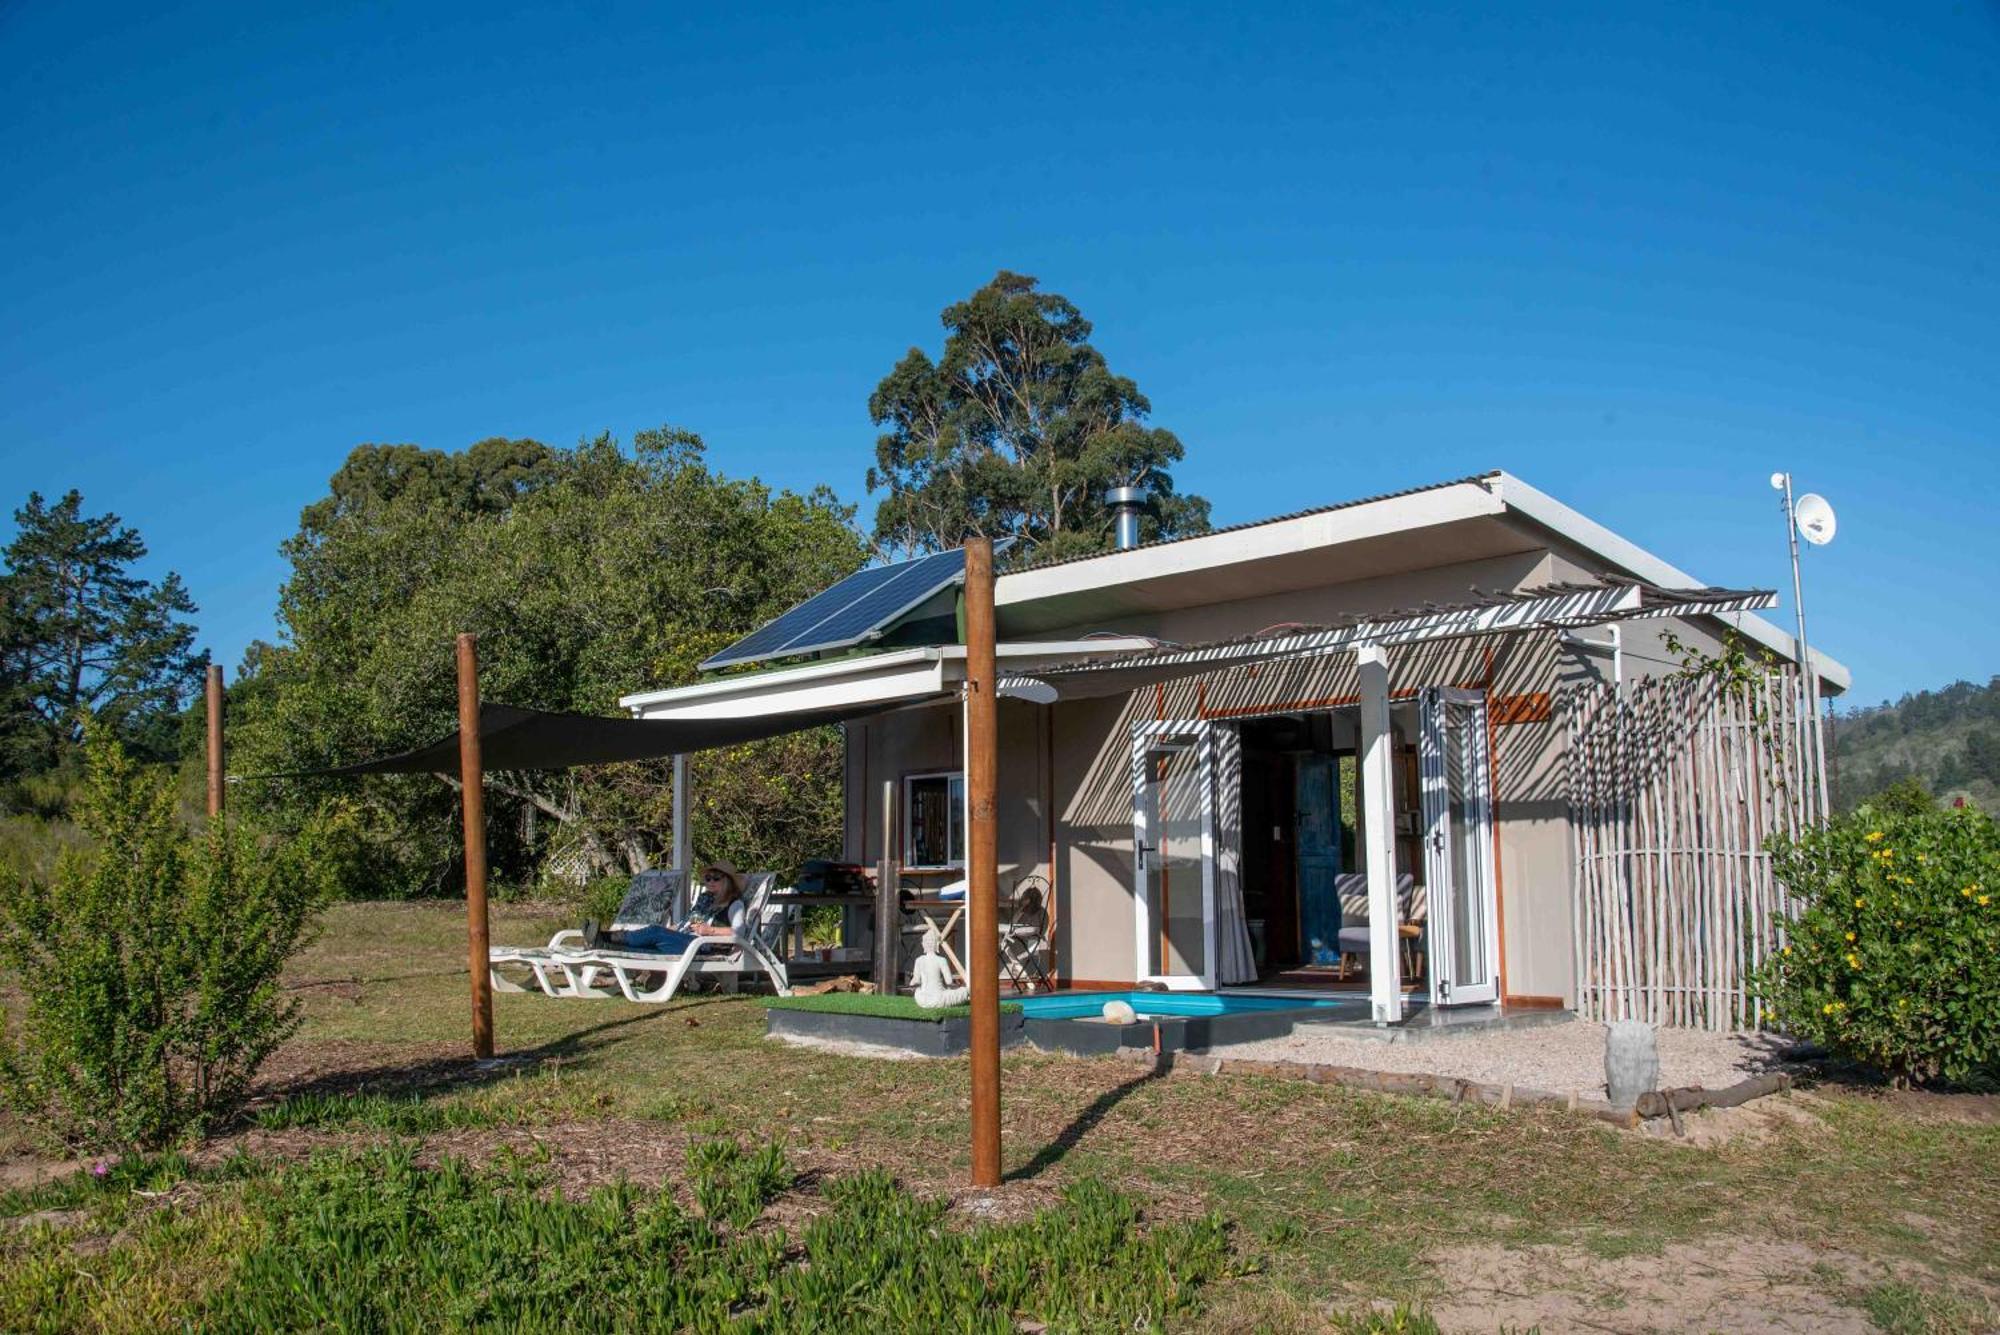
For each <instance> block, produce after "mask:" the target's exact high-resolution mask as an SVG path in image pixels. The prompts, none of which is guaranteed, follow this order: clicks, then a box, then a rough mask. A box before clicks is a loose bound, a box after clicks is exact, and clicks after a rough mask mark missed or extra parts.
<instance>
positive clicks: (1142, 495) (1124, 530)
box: [1104, 487, 1146, 552]
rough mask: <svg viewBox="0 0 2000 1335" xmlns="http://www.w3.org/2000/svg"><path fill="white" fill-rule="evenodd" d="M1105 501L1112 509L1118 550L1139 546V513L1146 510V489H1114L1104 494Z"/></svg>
mask: <svg viewBox="0 0 2000 1335" xmlns="http://www.w3.org/2000/svg"><path fill="white" fill-rule="evenodd" d="M1104 500H1105V503H1106V504H1107V505H1109V506H1110V507H1111V517H1112V524H1113V532H1114V533H1115V534H1116V535H1117V539H1118V550H1119V551H1121V552H1122V551H1124V550H1125V549H1126V548H1128V547H1137V546H1138V545H1139V512H1140V511H1142V510H1144V509H1145V508H1146V489H1145V488H1144V487H1113V488H1112V489H1111V490H1109V491H1107V492H1105V493H1104Z"/></svg>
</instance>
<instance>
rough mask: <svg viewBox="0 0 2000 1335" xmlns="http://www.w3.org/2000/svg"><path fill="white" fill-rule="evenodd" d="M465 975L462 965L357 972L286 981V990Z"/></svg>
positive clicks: (357, 985) (297, 990) (419, 980)
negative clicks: (365, 974) (374, 975)
mask: <svg viewBox="0 0 2000 1335" xmlns="http://www.w3.org/2000/svg"><path fill="white" fill-rule="evenodd" d="M454 975H455V976H457V977H459V978H463V977H465V969H464V966H462V965H461V966H460V967H458V968H456V969H425V970H422V971H421V972H418V973H394V974H386V975H384V976H383V977H380V978H363V977H361V975H359V974H344V975H342V976H341V977H339V978H309V979H306V980H305V981H303V982H298V983H286V984H285V985H284V986H283V988H282V990H283V991H286V992H309V991H311V990H312V989H313V988H316V987H363V986H366V985H368V984H370V983H414V982H421V981H422V980H424V979H426V978H450V977H453V976H454Z"/></svg>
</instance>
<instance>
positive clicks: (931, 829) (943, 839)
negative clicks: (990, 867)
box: [903, 770, 965, 867]
mask: <svg viewBox="0 0 2000 1335" xmlns="http://www.w3.org/2000/svg"><path fill="white" fill-rule="evenodd" d="M964 815H965V775H964V774H963V773H962V772H959V771H956V770H954V771H951V772H948V773H941V774H912V775H909V776H907V777H906V778H904V780H903V865H904V866H906V867H963V866H964V865H965V826H964V824H963V820H964Z"/></svg>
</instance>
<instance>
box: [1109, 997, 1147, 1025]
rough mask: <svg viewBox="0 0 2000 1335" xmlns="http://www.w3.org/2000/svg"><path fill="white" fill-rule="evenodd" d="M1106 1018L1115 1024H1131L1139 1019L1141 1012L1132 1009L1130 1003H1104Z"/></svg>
mask: <svg viewBox="0 0 2000 1335" xmlns="http://www.w3.org/2000/svg"><path fill="white" fill-rule="evenodd" d="M1104 1018H1105V1019H1107V1020H1109V1021H1111V1023H1113V1024H1131V1023H1133V1022H1134V1021H1135V1020H1137V1019H1138V1018H1139V1012H1137V1011H1135V1010H1133V1009H1132V1005H1131V1003H1130V1002H1125V1001H1107V1002H1105V1003H1104Z"/></svg>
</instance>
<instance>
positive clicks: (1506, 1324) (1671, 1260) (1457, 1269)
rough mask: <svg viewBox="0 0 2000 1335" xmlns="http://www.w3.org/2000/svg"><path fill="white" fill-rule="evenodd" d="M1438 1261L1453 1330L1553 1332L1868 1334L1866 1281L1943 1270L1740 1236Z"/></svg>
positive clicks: (1467, 1253)
mask: <svg viewBox="0 0 2000 1335" xmlns="http://www.w3.org/2000/svg"><path fill="white" fill-rule="evenodd" d="M1433 1259H1434V1260H1435V1261H1436V1263H1437V1269H1438V1274H1440V1275H1441V1276H1444V1277H1446V1278H1445V1285H1446V1292H1445V1293H1444V1295H1443V1296H1442V1297H1441V1298H1440V1299H1439V1300H1438V1301H1437V1302H1435V1303H1434V1304H1433V1305H1432V1308H1431V1314H1432V1315H1433V1316H1434V1317H1435V1318H1436V1319H1437V1323H1438V1328H1439V1329H1440V1330H1443V1331H1447V1332H1453V1333H1454V1335H1455V1333H1456V1332H1459V1331H1479V1332H1485V1331H1493V1330H1502V1331H1506V1330H1528V1329H1535V1330H1540V1331H1542V1332H1544V1335H1558V1332H1568V1331H1590V1332H1595V1331H1621V1332H1623V1331H1631V1332H1663V1333H1664V1332H1675V1333H1676V1335H1680V1333H1682V1332H1685V1335H1702V1333H1703V1332H1708V1331H1719V1330H1757V1331H1785V1332H1796V1333H1797V1335H1806V1332H1812V1333H1813V1335H1821V1333H1822V1332H1824V1335H1867V1333H1868V1332H1871V1331H1874V1330H1876V1329H1877V1327H1876V1325H1875V1323H1874V1322H1873V1321H1871V1320H1869V1318H1868V1315H1867V1314H1866V1312H1864V1311H1863V1310H1861V1308H1860V1306H1859V1301H1860V1299H1861V1296H1862V1294H1863V1293H1865V1292H1866V1290H1868V1289H1869V1288H1871V1287H1873V1286H1874V1285H1877V1284H1881V1283H1885V1282H1889V1281H1892V1280H1902V1281H1910V1280H1915V1281H1917V1282H1919V1283H1923V1284H1925V1285H1926V1286H1927V1287H1928V1286H1930V1285H1931V1284H1933V1283H1934V1278H1935V1277H1933V1276H1931V1275H1929V1274H1928V1272H1926V1271H1924V1270H1923V1268H1922V1267H1917V1266H1909V1265H1904V1266H1892V1265H1890V1264H1888V1263H1886V1262H1884V1261H1881V1260H1877V1259H1871V1258H1867V1257H1861V1256H1856V1255H1853V1254H1851V1253H1846V1252H1838V1251H1831V1250H1825V1249H1819V1248H1813V1247H1808V1246H1806V1245H1804V1244H1801V1243H1795V1242H1781V1241H1777V1240H1774V1239H1767V1238H1742V1237H1718V1238H1714V1239H1709V1240H1705V1241H1702V1242H1699V1243H1676V1244H1674V1245H1673V1246H1670V1247H1668V1248H1666V1249H1665V1250H1664V1251H1662V1252H1660V1253H1659V1254H1657V1255H1642V1256H1626V1257H1620V1258H1617V1259H1606V1258H1601V1257H1595V1256H1592V1255H1590V1254H1589V1253H1587V1252H1584V1251H1581V1250H1578V1249H1575V1248H1567V1247H1556V1246H1542V1247H1523V1248H1508V1247H1500V1246H1494V1245H1481V1246H1475V1247H1464V1248H1458V1249H1454V1250H1452V1251H1448V1252H1444V1253H1441V1254H1438V1255H1436V1256H1434V1258H1433ZM1962 1296H1963V1298H1964V1300H1965V1301H1967V1302H1968V1303H1977V1304H1979V1306H1980V1307H1984V1306H1985V1305H1986V1303H1987V1301H1988V1300H1990V1297H1991V1292H1990V1290H1985V1289H1983V1288H1982V1289H1980V1290H1977V1291H1974V1290H1972V1289H1970V1288H1967V1289H1966V1291H1965V1292H1964V1293H1963V1295H1962ZM1973 1310H1975V1311H1976V1310H1977V1309H1973ZM1988 1310H1990V1309H1988ZM1972 1319H1973V1320H1974V1321H1977V1320H1980V1318H1979V1317H1977V1316H1974V1317H1973V1318H1972ZM1897 1328H1898V1329H1902V1328H1903V1327H1900V1326H1899V1327H1897ZM1952 1328H1954V1329H1956V1328H1957V1327H1955V1326H1954V1327H1952ZM1973 1328H1974V1329H1979V1328H1981V1327H1979V1326H1977V1325H1975V1326H1974V1327H1973Z"/></svg>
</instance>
